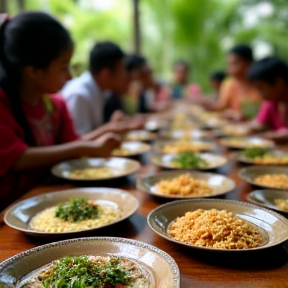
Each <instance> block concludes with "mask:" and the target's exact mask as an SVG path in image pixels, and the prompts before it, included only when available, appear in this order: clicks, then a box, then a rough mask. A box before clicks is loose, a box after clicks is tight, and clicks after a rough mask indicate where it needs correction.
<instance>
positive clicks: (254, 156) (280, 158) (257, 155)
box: [242, 147, 288, 165]
mask: <svg viewBox="0 0 288 288" xmlns="http://www.w3.org/2000/svg"><path fill="white" fill-rule="evenodd" d="M242 155H243V156H244V157H245V158H247V159H251V160H253V163H255V164H264V165H265V164H266V165H268V164H269V165H285V164H288V154H284V153H283V154H279V155H276V154H274V153H273V151H270V150H269V149H267V148H260V147H255V148H249V149H245V150H244V151H243V152H242Z"/></svg>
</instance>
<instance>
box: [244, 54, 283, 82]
mask: <svg viewBox="0 0 288 288" xmlns="http://www.w3.org/2000/svg"><path fill="white" fill-rule="evenodd" d="M278 77H282V78H283V79H284V80H285V82H286V83H287V84H288V65H287V63H286V62H285V61H284V60H282V59H279V58H277V57H267V58H264V59H262V60H259V61H257V62H255V63H253V64H252V65H251V67H250V68H249V70H248V72H247V78H248V79H249V80H261V81H264V82H268V83H270V84H273V83H275V80H276V79H277V78H278Z"/></svg>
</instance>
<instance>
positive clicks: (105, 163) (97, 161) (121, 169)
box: [51, 157, 140, 181]
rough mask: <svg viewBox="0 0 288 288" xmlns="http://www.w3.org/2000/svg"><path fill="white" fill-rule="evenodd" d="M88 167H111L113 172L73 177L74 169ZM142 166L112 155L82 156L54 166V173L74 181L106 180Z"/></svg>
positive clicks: (124, 174)
mask: <svg viewBox="0 0 288 288" xmlns="http://www.w3.org/2000/svg"><path fill="white" fill-rule="evenodd" d="M86 168H109V169H110V171H111V174H108V175H105V176H103V175H101V176H100V177H95V178H89V179H88V178H87V179H85V178H76V179H75V178H71V176H70V173H71V172H73V171H74V170H82V169H86ZM139 168H140V164H139V162H137V161H134V160H130V159H126V158H117V157H112V158H109V159H104V158H80V159H74V160H70V161H65V162H62V163H59V164H57V165H55V166H54V167H53V168H52V170H51V171H52V174H54V175H55V176H57V177H60V178H64V179H69V180H73V181H95V180H106V179H114V178H119V177H123V176H127V175H130V174H133V173H135V172H136V171H137V170H138V169H139Z"/></svg>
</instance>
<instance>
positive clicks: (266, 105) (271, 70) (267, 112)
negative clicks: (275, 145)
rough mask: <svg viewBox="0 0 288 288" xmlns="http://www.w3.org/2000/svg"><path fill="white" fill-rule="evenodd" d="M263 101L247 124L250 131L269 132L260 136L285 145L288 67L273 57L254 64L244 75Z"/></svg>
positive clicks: (287, 132)
mask: <svg viewBox="0 0 288 288" xmlns="http://www.w3.org/2000/svg"><path fill="white" fill-rule="evenodd" d="M247 77H248V79H249V80H250V81H251V83H252V84H253V85H254V86H255V87H256V88H257V89H258V91H259V92H260V94H261V96H262V97H263V99H264V100H265V101H264V102H263V103H262V105H261V108H260V111H259V113H258V115H257V117H256V118H255V119H254V120H253V121H252V122H251V123H250V126H249V127H250V128H252V129H253V130H256V131H259V130H264V129H265V130H267V129H268V130H270V132H266V133H264V134H262V136H264V137H266V138H269V139H272V140H275V141H279V142H280V141H285V142H287V141H288V65H287V63H286V62H285V61H283V60H281V59H278V58H276V57H268V58H265V59H263V60H260V61H258V62H255V63H254V64H253V65H252V66H251V67H250V69H249V70H248V74H247Z"/></svg>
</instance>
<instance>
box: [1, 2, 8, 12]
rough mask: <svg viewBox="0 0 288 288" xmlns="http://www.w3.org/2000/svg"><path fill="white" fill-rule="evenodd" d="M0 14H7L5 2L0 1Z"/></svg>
mask: <svg viewBox="0 0 288 288" xmlns="http://www.w3.org/2000/svg"><path fill="white" fill-rule="evenodd" d="M0 13H7V2H6V0H0Z"/></svg>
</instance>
